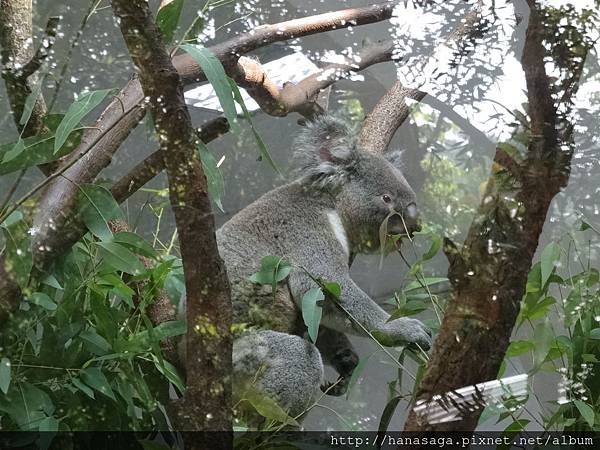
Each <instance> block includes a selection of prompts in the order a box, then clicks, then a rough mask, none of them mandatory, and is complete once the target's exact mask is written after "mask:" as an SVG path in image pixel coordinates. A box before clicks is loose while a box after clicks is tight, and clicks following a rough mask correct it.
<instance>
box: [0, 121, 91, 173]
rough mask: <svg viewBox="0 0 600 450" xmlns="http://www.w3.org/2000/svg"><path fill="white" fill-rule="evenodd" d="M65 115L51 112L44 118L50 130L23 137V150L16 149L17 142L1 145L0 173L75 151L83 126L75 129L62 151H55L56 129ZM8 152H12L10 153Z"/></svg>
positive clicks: (41, 162)
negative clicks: (0, 161)
mask: <svg viewBox="0 0 600 450" xmlns="http://www.w3.org/2000/svg"><path fill="white" fill-rule="evenodd" d="M63 117H64V116H63V115H61V114H49V115H48V116H47V117H46V118H45V119H44V123H45V124H46V126H47V127H48V129H49V130H50V131H49V132H47V133H43V134H40V135H37V136H32V137H28V138H25V139H23V140H22V143H23V144H24V148H23V149H22V151H21V150H19V151H16V149H15V143H10V144H3V145H0V160H2V163H0V175H5V174H7V173H11V172H15V171H18V170H22V169H26V168H28V167H33V166H37V165H39V164H43V163H47V162H51V161H55V160H56V159H58V158H62V157H63V156H65V155H67V154H69V153H70V152H71V151H73V150H74V149H75V148H76V147H77V146H78V145H79V142H80V141H81V136H82V134H83V130H82V128H76V129H75V130H73V132H72V133H71V135H70V137H69V139H68V140H67V142H66V143H65V144H63V146H62V147H61V149H60V151H59V152H58V153H54V131H55V130H56V128H57V127H58V125H59V124H60V122H61V121H62V118H63ZM16 145H20V143H19V142H17V144H16ZM8 153H11V154H10V155H8Z"/></svg>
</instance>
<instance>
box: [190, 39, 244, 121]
mask: <svg viewBox="0 0 600 450" xmlns="http://www.w3.org/2000/svg"><path fill="white" fill-rule="evenodd" d="M181 49H182V50H184V51H185V52H187V53H189V55H190V56H191V57H192V58H193V59H194V61H196V62H197V63H198V65H199V66H200V67H201V68H202V71H203V72H204V74H205V75H206V79H207V80H208V82H209V83H210V84H211V85H212V87H213V89H214V90H215V93H216V94H217V97H218V98H219V102H220V103H221V107H222V108H223V113H224V114H225V117H226V118H227V121H228V122H229V126H230V127H231V129H232V131H234V132H237V131H238V129H239V126H238V124H237V111H236V109H235V103H234V101H233V95H232V90H231V85H230V84H229V77H228V76H227V74H226V73H225V69H224V68H223V65H222V64H221V61H219V59H218V58H217V57H216V56H215V55H214V54H213V53H212V52H211V51H210V50H209V49H207V48H205V47H200V46H197V45H192V44H185V45H182V46H181Z"/></svg>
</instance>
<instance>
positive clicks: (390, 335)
mask: <svg viewBox="0 0 600 450" xmlns="http://www.w3.org/2000/svg"><path fill="white" fill-rule="evenodd" d="M372 333H373V336H375V338H376V339H377V340H378V341H379V343H381V344H382V345H385V346H387V347H396V346H399V345H406V344H417V345H419V347H421V348H422V349H423V350H429V348H430V347H431V330H430V329H429V328H427V327H426V326H425V325H424V324H423V322H421V321H420V320H417V319H411V318H410V317H401V318H399V319H396V320H393V321H392V322H388V323H386V324H385V325H383V326H381V327H379V328H377V329H375V330H373V332H372Z"/></svg>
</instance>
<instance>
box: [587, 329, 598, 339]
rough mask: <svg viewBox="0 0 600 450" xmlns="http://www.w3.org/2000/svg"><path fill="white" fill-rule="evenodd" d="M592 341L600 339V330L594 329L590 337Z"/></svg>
mask: <svg viewBox="0 0 600 450" xmlns="http://www.w3.org/2000/svg"><path fill="white" fill-rule="evenodd" d="M588 337H589V338H590V339H600V328H594V329H593V330H591V331H590V334H589V335H588Z"/></svg>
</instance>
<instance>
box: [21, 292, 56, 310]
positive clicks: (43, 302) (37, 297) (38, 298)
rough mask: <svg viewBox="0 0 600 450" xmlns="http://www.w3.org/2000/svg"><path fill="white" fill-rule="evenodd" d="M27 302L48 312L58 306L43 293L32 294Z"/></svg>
mask: <svg viewBox="0 0 600 450" xmlns="http://www.w3.org/2000/svg"><path fill="white" fill-rule="evenodd" d="M27 300H28V301H29V303H33V304H34V305H38V306H41V307H42V308H44V309H47V310H48V311H54V310H55V309H56V308H58V305H57V304H56V303H55V302H54V301H53V300H52V299H51V298H50V297H49V296H48V294H44V293H43V292H34V293H33V294H31V296H30V297H29V298H28V299H27Z"/></svg>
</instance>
